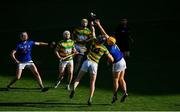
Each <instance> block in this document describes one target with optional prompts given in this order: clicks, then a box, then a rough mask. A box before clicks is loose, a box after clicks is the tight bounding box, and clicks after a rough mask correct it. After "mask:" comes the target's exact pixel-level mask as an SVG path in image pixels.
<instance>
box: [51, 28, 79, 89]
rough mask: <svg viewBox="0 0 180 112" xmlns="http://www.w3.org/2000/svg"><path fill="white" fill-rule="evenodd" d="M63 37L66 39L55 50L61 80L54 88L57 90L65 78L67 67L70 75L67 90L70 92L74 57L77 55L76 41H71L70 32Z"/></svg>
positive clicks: (66, 32) (65, 32)
mask: <svg viewBox="0 0 180 112" xmlns="http://www.w3.org/2000/svg"><path fill="white" fill-rule="evenodd" d="M63 37H64V39H63V40H61V41H59V42H58V43H57V47H56V49H55V54H56V56H57V58H58V59H59V78H58V81H57V82H56V84H55V87H54V88H57V87H58V85H59V84H60V82H61V80H62V79H63V78H64V71H65V68H66V67H67V69H68V75H69V82H68V84H67V89H68V90H70V84H71V81H72V78H73V69H74V64H73V55H74V54H76V49H75V47H74V41H73V40H71V39H70V37H71V36H70V32H69V31H64V32H63Z"/></svg>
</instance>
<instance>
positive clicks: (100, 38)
mask: <svg viewBox="0 0 180 112" xmlns="http://www.w3.org/2000/svg"><path fill="white" fill-rule="evenodd" d="M105 41H106V38H104V37H98V38H97V41H96V42H97V43H99V44H104V43H105Z"/></svg>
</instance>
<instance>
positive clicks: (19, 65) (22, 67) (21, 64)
mask: <svg viewBox="0 0 180 112" xmlns="http://www.w3.org/2000/svg"><path fill="white" fill-rule="evenodd" d="M33 65H34V63H33V61H28V62H25V63H19V64H18V66H17V67H18V69H24V68H25V67H31V66H33Z"/></svg>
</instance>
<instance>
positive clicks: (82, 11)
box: [0, 0, 180, 94]
mask: <svg viewBox="0 0 180 112" xmlns="http://www.w3.org/2000/svg"><path fill="white" fill-rule="evenodd" d="M179 10H180V8H179V4H178V1H177V0H176V1H175V0H171V1H164V0H148V1H145V0H135V1H133V0H108V1H104V0H103V1H102V0H96V1H95V0H91V1H83V0H73V1H70V0H49V1H48V0H46V1H32V0H24V1H4V2H2V3H0V42H1V44H0V51H1V54H0V55H1V56H0V57H1V58H0V72H1V74H4V75H8V74H10V75H14V73H15V71H14V70H15V64H14V63H13V61H12V59H11V58H10V52H11V50H12V48H13V47H14V46H15V44H16V42H18V41H19V34H20V32H21V31H27V32H28V33H29V36H30V39H32V40H35V41H44V42H49V41H52V40H54V41H58V40H60V39H62V32H63V31H64V30H67V29H68V30H70V31H72V29H73V28H74V27H76V26H79V25H80V21H81V19H82V18H88V17H89V14H90V12H95V13H96V14H97V15H98V17H99V18H100V19H101V22H102V25H103V26H104V27H105V29H106V31H107V32H108V33H109V34H112V33H113V31H114V29H115V27H116V26H117V25H118V23H119V20H120V18H121V17H126V18H127V19H128V20H129V26H130V27H131V31H132V34H133V38H134V41H135V43H134V44H133V48H132V51H131V53H132V55H131V58H130V59H129V61H128V62H127V65H128V69H127V76H126V80H127V84H128V88H129V91H131V92H134V93H139V94H145V93H146V94H153V93H156V94H157V93H159V94H163V93H164V94H170V93H175V94H176V93H179V92H180V86H179V79H180V73H179V62H180V59H179V56H180V53H179V48H180V34H179V25H180V22H179V20H180V14H179ZM32 57H33V60H34V62H35V63H36V64H37V66H38V67H39V69H40V70H41V73H42V74H43V77H53V78H55V77H56V73H57V67H58V61H57V59H56V57H55V55H54V54H53V50H52V49H50V48H48V47H35V48H33V56H32ZM104 64H105V61H102V62H101V63H100V66H99V70H100V73H99V76H98V78H99V80H101V81H97V86H99V87H105V88H106V86H103V85H104V84H106V83H107V81H111V80H110V79H111V72H110V71H108V72H107V71H106V70H107V69H106V70H105V68H106V67H107V68H108V66H105V65H104ZM101 65H104V66H101ZM49 74H50V75H49ZM101 76H102V77H101ZM45 79H46V78H45ZM47 79H48V78H47ZM100 82H101V83H100ZM110 85H111V84H107V87H110Z"/></svg>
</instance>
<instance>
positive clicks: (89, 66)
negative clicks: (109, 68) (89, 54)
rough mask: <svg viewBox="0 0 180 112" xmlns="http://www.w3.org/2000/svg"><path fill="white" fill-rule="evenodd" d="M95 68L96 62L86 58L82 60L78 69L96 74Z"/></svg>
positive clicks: (96, 66)
mask: <svg viewBox="0 0 180 112" xmlns="http://www.w3.org/2000/svg"><path fill="white" fill-rule="evenodd" d="M97 69H98V64H97V63H96V62H93V61H90V60H88V59H87V60H85V61H84V62H83V64H82V66H81V69H80V70H82V71H84V72H89V73H92V74H95V75H97Z"/></svg>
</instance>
